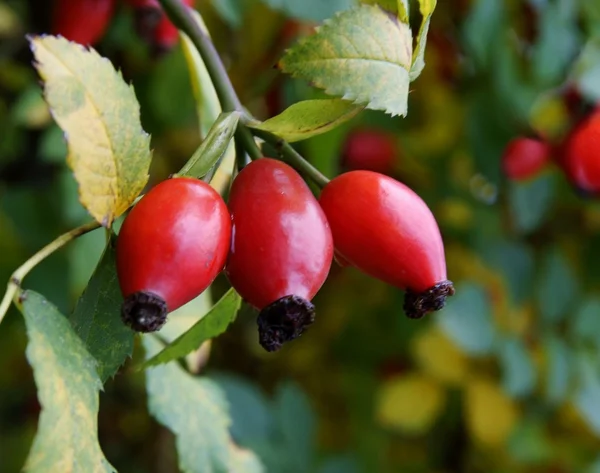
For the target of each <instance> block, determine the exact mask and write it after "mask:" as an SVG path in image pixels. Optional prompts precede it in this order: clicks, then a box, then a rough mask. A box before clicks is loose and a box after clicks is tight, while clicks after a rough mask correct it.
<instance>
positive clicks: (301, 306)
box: [256, 295, 315, 352]
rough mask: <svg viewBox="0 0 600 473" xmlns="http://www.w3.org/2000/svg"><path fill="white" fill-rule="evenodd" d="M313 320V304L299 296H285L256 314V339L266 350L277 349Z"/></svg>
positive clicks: (302, 330) (299, 333) (296, 335)
mask: <svg viewBox="0 0 600 473" xmlns="http://www.w3.org/2000/svg"><path fill="white" fill-rule="evenodd" d="M314 321H315V306H314V305H313V304H312V303H311V302H309V301H307V300H306V299H304V298H302V297H299V296H294V295H292V296H285V297H282V298H281V299H277V300H276V301H275V302H273V303H271V304H269V305H268V306H266V307H265V308H264V309H263V310H261V311H260V314H258V319H257V321H256V322H257V323H258V341H259V343H260V345H261V346H262V347H263V348H264V349H265V350H267V351H269V352H273V351H277V350H279V349H280V348H281V347H282V345H283V344H284V343H286V342H290V341H292V340H294V339H296V338H298V337H299V336H300V335H302V334H303V333H304V331H305V330H306V329H307V327H308V326H309V325H311V324H312V323H313V322H314Z"/></svg>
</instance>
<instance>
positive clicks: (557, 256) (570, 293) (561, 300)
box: [536, 249, 579, 324]
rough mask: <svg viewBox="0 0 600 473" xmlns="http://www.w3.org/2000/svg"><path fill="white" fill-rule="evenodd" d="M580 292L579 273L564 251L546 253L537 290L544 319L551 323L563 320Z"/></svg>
mask: <svg viewBox="0 0 600 473" xmlns="http://www.w3.org/2000/svg"><path fill="white" fill-rule="evenodd" d="M578 292H579V287H578V281H577V275H576V274H575V273H574V272H573V269H572V268H571V266H570V264H569V262H568V261H567V260H566V258H565V256H564V255H563V253H561V252H560V251H558V250H557V249H555V250H552V251H549V252H548V253H546V256H545V258H544V261H543V263H542V267H541V269H540V280H539V281H538V284H537V292H536V299H537V304H538V307H539V309H540V312H541V314H542V318H543V320H544V321H545V322H546V323H549V324H552V323H556V322H559V321H560V320H562V319H563V317H564V316H565V315H566V314H567V313H568V312H569V311H570V309H571V304H572V303H573V301H574V300H575V298H576V297H577V294H578Z"/></svg>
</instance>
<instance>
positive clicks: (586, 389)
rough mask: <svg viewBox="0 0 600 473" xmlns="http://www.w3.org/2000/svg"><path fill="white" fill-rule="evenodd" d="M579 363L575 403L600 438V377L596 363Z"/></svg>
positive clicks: (584, 361) (588, 361)
mask: <svg viewBox="0 0 600 473" xmlns="http://www.w3.org/2000/svg"><path fill="white" fill-rule="evenodd" d="M578 362H579V363H578V364H579V376H580V380H579V389H578V390H577V392H576V393H575V395H574V397H573V403H574V405H575V407H576V408H577V409H578V410H579V412H580V413H581V417H582V419H583V420H584V421H585V422H586V423H587V425H588V427H590V429H591V430H592V431H593V432H594V433H595V434H596V435H597V436H598V437H600V409H598V399H600V376H599V375H598V372H597V366H596V363H594V362H592V361H591V360H588V359H586V358H580V359H579V360H578Z"/></svg>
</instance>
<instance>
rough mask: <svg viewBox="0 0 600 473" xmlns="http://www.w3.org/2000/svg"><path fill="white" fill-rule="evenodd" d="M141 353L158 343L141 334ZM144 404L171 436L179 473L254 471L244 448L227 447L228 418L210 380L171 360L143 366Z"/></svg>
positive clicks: (156, 348) (252, 459) (255, 466)
mask: <svg viewBox="0 0 600 473" xmlns="http://www.w3.org/2000/svg"><path fill="white" fill-rule="evenodd" d="M143 342H144V347H145V348H146V352H147V358H151V357H153V356H155V355H156V354H157V353H158V352H159V351H160V349H161V345H160V343H159V342H158V341H156V339H154V338H153V337H152V336H144V337H143ZM146 389H147V391H148V409H149V411H150V413H151V414H152V415H153V416H154V417H155V418H156V419H157V420H158V422H160V423H161V424H162V425H164V426H165V427H167V428H169V429H170V430H171V431H172V432H173V433H174V434H175V437H176V446H177V452H178V457H179V468H180V469H181V471H182V472H184V473H219V472H225V471H226V472H231V473H259V472H262V471H263V467H262V465H261V464H260V461H259V460H258V459H257V458H256V457H255V456H254V455H253V454H252V453H251V452H249V451H247V450H242V449H239V448H238V447H235V446H233V444H232V441H231V438H230V436H229V432H228V428H229V424H230V419H229V416H228V413H227V402H226V401H225V397H224V394H223V392H222V391H221V390H220V389H219V387H218V386H217V385H216V384H215V383H214V382H212V381H209V380H207V379H203V378H194V377H193V376H190V375H189V374H188V373H186V372H185V371H184V370H183V369H181V368H180V367H179V365H177V364H176V363H170V364H168V365H160V366H156V367H151V368H148V370H147V371H146Z"/></svg>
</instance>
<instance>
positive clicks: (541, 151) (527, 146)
mask: <svg viewBox="0 0 600 473" xmlns="http://www.w3.org/2000/svg"><path fill="white" fill-rule="evenodd" d="M550 154H551V148H550V145H549V144H548V143H546V142H545V141H542V140H539V139H535V138H525V137H519V138H515V139H514V140H512V141H511V142H510V143H508V145H507V146H506V149H505V150H504V154H503V155H502V169H503V170H504V174H505V175H506V177H508V178H509V179H512V180H513V181H523V180H527V179H530V178H532V177H534V176H536V175H537V174H539V172H540V171H541V170H542V169H543V168H544V167H545V166H546V165H547V164H548V163H549V162H550Z"/></svg>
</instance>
